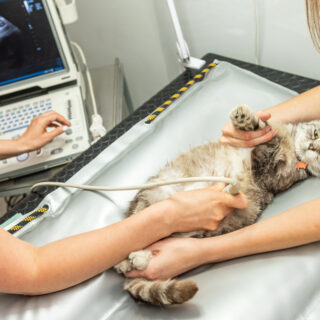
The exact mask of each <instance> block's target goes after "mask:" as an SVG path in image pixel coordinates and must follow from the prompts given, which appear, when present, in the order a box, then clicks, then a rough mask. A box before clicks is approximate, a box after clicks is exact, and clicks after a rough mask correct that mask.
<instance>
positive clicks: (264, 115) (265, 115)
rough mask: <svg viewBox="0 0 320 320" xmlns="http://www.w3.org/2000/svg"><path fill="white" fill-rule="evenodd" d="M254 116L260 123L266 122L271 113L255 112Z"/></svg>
mask: <svg viewBox="0 0 320 320" xmlns="http://www.w3.org/2000/svg"><path fill="white" fill-rule="evenodd" d="M256 116H257V117H258V118H259V119H261V120H262V121H267V120H269V119H270V118H271V113H269V112H265V111H258V112H256Z"/></svg>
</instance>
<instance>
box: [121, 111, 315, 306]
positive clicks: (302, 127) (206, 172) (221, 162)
mask: <svg viewBox="0 0 320 320" xmlns="http://www.w3.org/2000/svg"><path fill="white" fill-rule="evenodd" d="M230 118H231V121H232V123H233V125H234V127H236V128H238V129H241V130H245V131H251V130H257V129H262V128H264V127H265V125H266V123H264V122H263V121H261V120H260V119H259V118H257V117H256V116H255V114H254V113H252V112H251V111H250V109H249V108H248V107H247V106H245V105H241V106H238V107H236V108H235V109H234V110H233V111H232V112H231V114H230ZM272 127H273V128H277V129H278V135H277V136H276V137H274V138H273V139H272V140H271V141H269V142H267V143H264V144H261V145H258V146H256V147H254V148H244V149H243V148H234V147H232V146H229V145H224V144H221V143H216V142H210V143H207V144H204V145H200V146H198V147H195V148H193V149H191V150H190V151H188V152H186V153H183V154H181V155H180V156H178V157H177V158H176V159H175V160H173V161H172V162H170V163H168V164H167V165H166V166H165V167H164V168H163V169H161V170H160V172H159V174H158V176H156V177H152V178H151V179H150V180H149V182H156V181H166V180H171V179H176V178H181V177H196V176H220V177H221V176H225V177H230V178H234V179H237V180H238V181H239V182H240V185H241V191H242V192H243V193H244V194H245V195H246V196H247V198H248V202H249V205H248V208H246V209H243V210H235V211H234V212H233V213H232V214H231V215H229V216H227V217H226V218H225V219H224V220H223V221H222V222H221V223H220V225H219V227H218V229H217V230H215V231H197V232H193V233H185V234H179V235H174V236H180V237H190V236H192V237H200V238H202V237H212V236H216V235H220V234H223V233H227V232H231V231H234V230H236V229H239V228H242V227H244V226H247V225H250V224H252V223H254V222H255V221H256V220H257V218H258V217H259V215H260V214H261V212H262V210H263V209H264V208H265V207H266V206H267V205H268V204H269V203H270V202H271V201H272V199H273V197H274V195H276V194H277V193H279V192H281V191H284V190H287V189H288V188H290V187H291V186H292V185H293V184H294V183H295V182H297V181H300V180H303V179H306V178H307V177H308V175H314V176H320V139H319V134H320V121H312V122H309V123H299V124H296V125H292V124H288V125H283V124H272ZM306 164H307V168H306ZM211 184H212V183H211ZM209 185H210V183H192V184H183V185H182V184H180V185H170V186H164V187H160V188H156V189H148V190H143V191H140V192H139V193H138V194H137V195H136V197H135V198H134V200H133V201H132V202H131V205H130V207H129V209H128V215H132V214H134V213H136V212H138V211H140V210H142V209H144V208H146V207H148V206H150V205H151V204H153V203H155V202H158V201H161V200H164V199H166V198H168V197H169V196H171V195H173V194H174V193H176V192H179V191H182V190H191V189H196V188H203V187H207V186H209ZM151 258H152V253H151V252H150V251H148V250H140V251H136V252H133V253H131V254H130V255H129V257H128V259H126V260H124V261H122V262H121V263H119V264H118V265H117V266H115V268H116V270H117V271H118V272H119V273H125V272H127V271H130V270H132V269H138V270H144V269H145V268H146V267H147V265H148V263H149V261H150V259H151ZM124 289H125V290H127V291H128V292H129V293H130V294H131V295H132V296H133V297H134V298H136V299H138V300H142V301H145V302H148V303H151V304H154V305H170V304H180V303H184V302H185V301H187V300H189V299H191V298H192V297H193V296H194V295H195V293H196V292H197V291H198V288H197V285H196V284H195V283H194V282H191V281H185V280H175V279H173V280H168V281H148V280H144V279H133V280H126V282H125V284H124Z"/></svg>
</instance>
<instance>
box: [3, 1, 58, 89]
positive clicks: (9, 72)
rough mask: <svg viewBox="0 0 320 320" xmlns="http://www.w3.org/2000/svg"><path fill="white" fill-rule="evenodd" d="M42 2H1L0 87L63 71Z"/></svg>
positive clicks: (48, 15) (47, 15) (52, 30)
mask: <svg viewBox="0 0 320 320" xmlns="http://www.w3.org/2000/svg"><path fill="white" fill-rule="evenodd" d="M49 17H50V14H48V13H47V11H46V10H45V6H44V3H43V1H42V0H0V86H3V85H6V84H11V83H14V82H17V81H21V80H22V81H23V80H25V79H29V78H32V77H37V76H39V75H40V76H41V75H47V74H49V73H52V72H56V71H59V70H62V69H63V68H64V64H63V59H62V56H61V55H60V52H59V49H58V46H57V41H56V39H55V37H54V25H53V24H52V23H50V20H49Z"/></svg>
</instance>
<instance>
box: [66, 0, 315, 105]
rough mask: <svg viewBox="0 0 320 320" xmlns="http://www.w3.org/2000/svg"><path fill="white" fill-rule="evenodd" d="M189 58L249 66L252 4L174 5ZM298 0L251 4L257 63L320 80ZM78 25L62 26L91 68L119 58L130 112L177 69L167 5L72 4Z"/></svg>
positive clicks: (221, 0) (196, 0) (237, 0)
mask: <svg viewBox="0 0 320 320" xmlns="http://www.w3.org/2000/svg"><path fill="white" fill-rule="evenodd" d="M175 2H176V6H177V10H178V14H179V16H180V19H181V23H182V26H183V30H184V33H185V38H186V40H187V42H188V44H189V47H190V50H191V53H192V54H193V55H194V56H197V57H201V56H202V55H204V54H205V53H208V52H214V53H218V54H222V55H226V56H229V57H233V58H237V59H241V60H245V61H249V62H254V61H255V55H254V28H255V24H254V9H253V3H254V0H228V1H226V0H176V1H175ZM304 2H305V1H304V0H268V1H265V0H256V5H257V11H258V26H259V61H260V63H261V64H262V65H264V66H268V67H271V68H276V69H280V70H284V71H288V72H291V73H296V74H300V75H304V76H307V77H311V78H316V79H319V80H320V72H319V71H320V54H319V53H318V52H317V51H316V50H315V48H314V47H313V44H312V41H311V39H310V36H309V33H308V28H307V23H306V13H305V5H304ZM77 4H78V10H79V16H80V20H79V21H78V22H77V23H76V24H74V25H71V26H70V27H68V30H69V34H70V37H71V38H72V39H73V40H75V41H77V42H78V43H79V44H80V45H81V46H82V47H83V49H84V51H85V53H86V56H87V59H88V61H89V65H90V66H91V67H98V66H103V65H110V64H112V63H113V61H114V58H115V57H119V58H120V60H121V61H122V62H123V64H124V67H125V73H126V76H127V80H128V83H129V88H130V91H131V94H132V97H133V102H134V105H135V107H138V106H139V105H141V104H142V103H143V102H145V101H146V100H147V99H148V98H150V97H151V96H152V95H153V94H155V93H156V92H157V91H159V90H160V89H161V88H162V87H163V86H165V85H166V84H167V83H168V82H169V81H171V80H172V79H173V78H174V77H175V76H177V75H178V74H179V73H180V72H181V67H180V66H179V65H178V63H177V60H176V50H175V34H174V30H173V27H172V24H171V21H170V19H169V16H168V9H167V6H166V1H165V0H90V1H89V0H77Z"/></svg>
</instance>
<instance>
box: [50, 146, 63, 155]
mask: <svg viewBox="0 0 320 320" xmlns="http://www.w3.org/2000/svg"><path fill="white" fill-rule="evenodd" d="M62 151H63V149H62V148H57V149H54V150H52V151H51V154H52V155H55V154H59V153H61V152H62Z"/></svg>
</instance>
